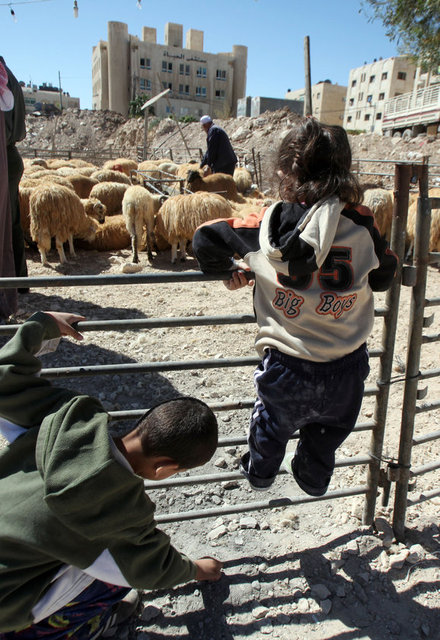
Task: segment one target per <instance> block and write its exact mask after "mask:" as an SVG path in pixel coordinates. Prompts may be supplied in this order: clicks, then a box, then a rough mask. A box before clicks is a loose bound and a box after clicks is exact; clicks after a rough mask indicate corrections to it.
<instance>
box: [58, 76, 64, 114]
mask: <svg viewBox="0 0 440 640" xmlns="http://www.w3.org/2000/svg"><path fill="white" fill-rule="evenodd" d="M58 86H59V87H60V110H61V111H62V110H63V90H62V89H61V73H60V72H59V71H58Z"/></svg>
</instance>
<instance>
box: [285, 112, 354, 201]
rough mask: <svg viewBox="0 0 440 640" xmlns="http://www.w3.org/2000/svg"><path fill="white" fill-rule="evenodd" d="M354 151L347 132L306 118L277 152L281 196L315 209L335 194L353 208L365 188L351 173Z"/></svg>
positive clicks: (314, 119)
mask: <svg viewBox="0 0 440 640" xmlns="http://www.w3.org/2000/svg"><path fill="white" fill-rule="evenodd" d="M350 169H351V149H350V143H349V141H348V137H347V134H346V132H345V129H343V128H342V127H339V126H337V125H328V124H322V123H321V122H318V120H316V118H304V119H303V120H301V122H300V123H299V124H298V125H296V126H295V127H293V129H292V130H291V131H289V133H288V134H287V135H286V136H285V137H284V139H283V141H282V142H281V145H280V147H279V150H278V158H277V170H278V171H277V173H278V175H279V177H280V178H281V184H280V195H281V197H282V199H283V200H286V201H288V202H300V203H303V202H304V203H305V204H306V205H307V206H312V205H313V204H315V202H318V200H321V198H327V197H330V196H332V195H336V196H338V197H339V199H340V200H342V202H347V203H350V204H352V205H356V204H359V203H360V202H362V189H361V187H360V185H359V182H358V180H357V178H356V177H355V176H354V175H353V174H352V173H351V170H350Z"/></svg>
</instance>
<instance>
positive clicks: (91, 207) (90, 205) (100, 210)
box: [81, 198, 107, 222]
mask: <svg viewBox="0 0 440 640" xmlns="http://www.w3.org/2000/svg"><path fill="white" fill-rule="evenodd" d="M81 204H82V206H83V207H84V211H85V213H86V215H88V216H90V218H94V219H95V220H97V221H98V222H104V220H105V216H106V214H107V207H106V206H105V204H102V202H101V201H100V200H98V198H81Z"/></svg>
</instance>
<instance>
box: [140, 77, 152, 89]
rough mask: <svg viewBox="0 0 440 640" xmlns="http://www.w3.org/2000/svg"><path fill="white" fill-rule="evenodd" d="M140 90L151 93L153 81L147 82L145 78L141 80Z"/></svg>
mask: <svg viewBox="0 0 440 640" xmlns="http://www.w3.org/2000/svg"><path fill="white" fill-rule="evenodd" d="M139 89H140V90H141V91H151V80H146V79H145V78H140V80H139Z"/></svg>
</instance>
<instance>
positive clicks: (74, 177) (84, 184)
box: [67, 173, 98, 198]
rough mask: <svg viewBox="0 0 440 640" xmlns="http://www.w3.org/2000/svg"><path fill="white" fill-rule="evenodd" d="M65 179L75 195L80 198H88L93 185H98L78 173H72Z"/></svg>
mask: <svg viewBox="0 0 440 640" xmlns="http://www.w3.org/2000/svg"><path fill="white" fill-rule="evenodd" d="M67 179H68V181H69V182H70V183H71V184H72V187H73V189H74V191H75V193H76V195H77V196H79V197H80V198H88V197H89V195H90V192H91V190H92V189H93V187H94V186H95V184H98V181H97V180H94V179H93V178H89V177H88V176H83V175H81V174H80V173H72V174H71V175H69V176H67Z"/></svg>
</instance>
